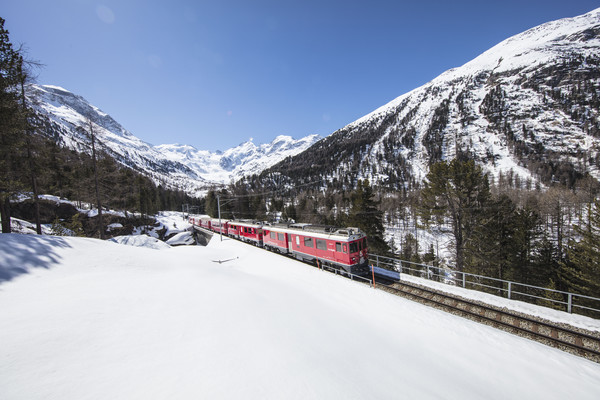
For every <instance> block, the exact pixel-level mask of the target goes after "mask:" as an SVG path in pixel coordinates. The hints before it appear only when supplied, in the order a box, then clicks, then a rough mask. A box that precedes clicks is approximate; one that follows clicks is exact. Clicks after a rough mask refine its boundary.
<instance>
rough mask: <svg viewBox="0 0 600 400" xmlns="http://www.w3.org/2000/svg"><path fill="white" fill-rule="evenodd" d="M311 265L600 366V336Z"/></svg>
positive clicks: (426, 290)
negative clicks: (534, 341)
mask: <svg viewBox="0 0 600 400" xmlns="http://www.w3.org/2000/svg"><path fill="white" fill-rule="evenodd" d="M194 229H196V230H197V231H199V232H205V233H206V234H210V235H211V236H212V234H213V233H214V232H210V231H206V230H205V229H203V228H201V227H196V226H194ZM208 240H210V238H208ZM226 261H230V260H217V261H215V262H219V263H222V262H226ZM308 264H310V265H313V266H316V267H317V268H320V269H321V270H327V271H330V272H333V273H336V274H341V275H343V276H345V277H348V278H350V279H357V280H358V281H360V282H362V283H369V284H371V285H374V286H375V287H377V288H378V289H381V290H384V291H386V292H389V293H391V294H394V295H397V296H401V297H404V298H407V299H411V300H414V301H418V302H420V303H422V304H425V305H429V306H432V307H435V308H437V309H441V310H444V311H447V312H450V313H452V314H455V315H459V316H462V317H465V318H468V319H471V320H474V321H476V322H480V323H484V324H486V325H489V326H492V327H495V328H499V329H503V330H505V331H507V332H510V333H513V334H517V335H519V336H522V337H525V338H528V339H532V340H536V341H538V342H540V343H543V344H546V345H548V346H552V347H555V348H558V349H561V350H563V351H566V352H569V353H572V354H575V355H578V356H581V357H584V358H587V359H589V360H591V361H594V362H597V363H600V332H591V331H586V330H584V329H580V328H575V327H572V326H569V325H567V324H563V323H556V322H551V321H547V320H543V319H541V318H538V317H534V316H531V315H526V314H521V313H518V312H516V311H510V310H506V309H502V308H500V307H496V306H492V305H489V304H485V303H482V302H479V301H474V300H470V299H465V298H463V297H460V296H457V295H453V294H449V293H445V292H442V291H438V290H435V289H432V288H429V287H426V286H421V285H417V284H414V283H409V282H405V281H397V280H392V279H390V278H389V277H387V276H383V275H377V273H375V275H374V278H375V282H372V280H371V274H368V276H359V275H353V274H349V273H347V272H345V271H340V270H339V269H337V268H333V267H331V266H327V265H322V264H320V263H318V262H317V263H308Z"/></svg>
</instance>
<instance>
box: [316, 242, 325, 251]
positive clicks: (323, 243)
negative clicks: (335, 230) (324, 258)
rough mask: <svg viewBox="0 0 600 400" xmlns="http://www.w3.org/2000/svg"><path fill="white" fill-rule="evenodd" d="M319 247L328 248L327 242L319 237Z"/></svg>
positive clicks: (321, 248)
mask: <svg viewBox="0 0 600 400" xmlns="http://www.w3.org/2000/svg"><path fill="white" fill-rule="evenodd" d="M317 249H319V250H327V242H326V241H324V240H321V239H317Z"/></svg>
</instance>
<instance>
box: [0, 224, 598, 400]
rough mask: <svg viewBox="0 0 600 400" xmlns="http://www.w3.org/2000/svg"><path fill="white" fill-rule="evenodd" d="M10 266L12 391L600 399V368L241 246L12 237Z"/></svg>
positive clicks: (2, 284)
mask: <svg viewBox="0 0 600 400" xmlns="http://www.w3.org/2000/svg"><path fill="white" fill-rule="evenodd" d="M218 260H231V261H226V262H223V263H221V264H219V263H217V262H213V261H218ZM16 267H18V268H17V269H16V270H15V268H16ZM11 268H12V271H13V275H11V278H4V279H3V278H1V277H2V276H4V275H2V274H0V388H2V389H1V392H2V396H1V397H2V398H3V399H7V400H14V399H28V400H29V399H61V400H62V399H78V400H79V399H105V398H110V399H164V398H169V399H189V398H211V399H215V398H216V399H239V398H245V399H282V398H285V399H325V398H326V399H365V398H372V399H397V398H419V399H440V398H448V399H458V398H460V399H480V398H488V399H506V398H528V399H538V398H539V399H542V398H543V399H545V400H547V399H559V398H566V397H567V396H568V398H574V399H575V398H576V399H596V398H598V396H599V395H600V365H598V364H595V363H592V362H590V361H587V360H585V359H582V358H579V357H576V356H573V355H571V354H567V353H564V352H561V351H559V350H556V349H552V348H549V347H547V346H544V345H541V344H539V343H536V342H532V341H528V340H526V339H523V338H520V337H516V336H513V335H510V334H507V333H504V332H501V331H498V330H495V329H493V328H490V327H487V326H484V325H480V324H477V323H475V322H472V321H468V320H465V319H462V318H459V317H455V316H452V315H450V314H446V313H444V312H441V311H438V310H435V309H431V308H428V307H425V306H423V305H420V304H417V303H413V302H410V301H408V300H405V299H401V298H398V297H395V296H392V295H390V294H387V293H385V292H381V291H378V290H374V289H372V288H370V287H368V286H366V285H362V284H359V283H356V282H353V281H350V280H347V279H345V278H341V277H339V276H336V275H333V274H329V273H326V272H323V271H320V270H318V269H315V268H312V267H310V266H307V265H305V264H302V263H298V262H296V261H294V260H291V259H288V258H285V257H282V256H279V255H276V254H273V253H269V252H266V251H264V250H261V249H257V248H254V247H252V246H249V245H246V244H243V243H239V242H237V241H234V240H229V239H225V240H224V241H223V242H221V241H219V240H218V237H215V238H213V240H212V241H211V242H210V243H209V246H208V247H206V248H204V247H200V246H189V247H186V246H183V247H176V248H167V249H164V250H156V249H152V248H144V247H132V246H125V245H120V244H116V243H111V242H102V241H99V240H95V239H84V238H70V237H69V238H64V237H51V236H41V237H40V236H34V235H16V234H10V235H7V234H2V235H0V272H2V271H5V270H8V269H11ZM15 271H16V272H15Z"/></svg>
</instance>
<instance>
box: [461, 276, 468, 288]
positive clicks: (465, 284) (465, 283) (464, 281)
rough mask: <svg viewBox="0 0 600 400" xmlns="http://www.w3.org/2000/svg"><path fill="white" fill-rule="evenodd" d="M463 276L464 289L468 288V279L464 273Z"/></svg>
mask: <svg viewBox="0 0 600 400" xmlns="http://www.w3.org/2000/svg"><path fill="white" fill-rule="evenodd" d="M461 274H462V276H463V287H464V288H466V287H467V278H466V276H465V273H464V272H461Z"/></svg>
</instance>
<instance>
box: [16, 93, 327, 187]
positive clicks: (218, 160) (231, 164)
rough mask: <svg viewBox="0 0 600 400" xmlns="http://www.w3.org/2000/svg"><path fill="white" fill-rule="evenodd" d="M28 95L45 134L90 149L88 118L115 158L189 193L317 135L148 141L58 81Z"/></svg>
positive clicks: (299, 147) (250, 169) (269, 161)
mask: <svg viewBox="0 0 600 400" xmlns="http://www.w3.org/2000/svg"><path fill="white" fill-rule="evenodd" d="M28 99H29V102H30V104H31V105H32V106H33V108H34V110H35V111H36V112H37V117H38V120H39V122H40V125H41V126H42V127H43V129H44V130H45V133H46V134H47V135H48V136H51V137H53V138H54V139H55V140H56V141H57V142H59V143H60V144H62V145H64V146H67V147H69V148H71V149H75V150H77V151H83V152H89V151H90V145H89V139H88V138H87V133H86V129H87V126H88V124H87V121H88V118H89V119H90V120H91V121H92V122H93V127H94V131H95V134H96V135H97V139H98V141H99V143H100V147H102V148H103V149H104V150H106V151H107V152H108V153H109V154H110V155H111V156H113V157H115V159H117V161H119V162H120V163H122V164H123V165H126V166H128V167H131V168H134V169H136V170H138V171H141V172H142V173H144V174H146V175H148V176H150V177H151V178H152V179H153V180H154V181H155V182H164V183H167V185H169V186H171V187H174V188H179V189H183V190H185V191H186V192H188V193H190V194H195V193H197V192H198V191H202V190H203V189H204V188H206V187H207V186H209V185H214V184H224V183H229V182H230V181H232V180H233V181H235V180H237V179H239V178H241V177H242V176H244V175H247V174H252V173H259V172H260V171H262V170H263V169H264V168H268V167H269V166H271V165H273V164H275V163H277V162H279V161H281V160H282V159H284V158H285V157H288V156H290V155H295V154H297V153H299V152H301V151H303V150H305V149H306V148H308V147H309V146H310V145H312V144H313V143H314V142H316V141H317V140H319V139H320V138H319V136H318V135H310V136H307V137H305V138H303V139H300V140H295V139H292V138H291V137H289V136H279V137H277V138H276V139H275V140H274V141H273V142H271V143H269V144H264V145H260V146H256V145H255V144H254V143H252V142H251V141H249V142H246V143H242V144H241V145H239V146H238V147H235V148H233V149H229V150H227V151H225V152H223V153H220V152H216V153H212V152H208V151H202V150H197V149H195V148H193V147H192V146H187V145H159V146H152V145H150V144H148V143H146V142H144V141H142V140H141V139H139V138H137V137H136V136H134V135H133V134H132V133H131V132H129V131H127V130H126V129H125V128H124V127H123V126H121V125H120V124H119V123H118V122H117V121H115V120H114V119H113V118H112V117H111V116H110V115H108V114H106V113H104V112H103V111H101V110H100V109H99V108H98V107H96V106H94V105H91V104H89V102H88V101H86V100H85V99H84V98H83V97H81V96H78V95H76V94H73V93H71V92H69V91H68V90H66V89H63V88H61V87H58V86H51V85H45V86H41V85H30V86H29V88H28Z"/></svg>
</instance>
